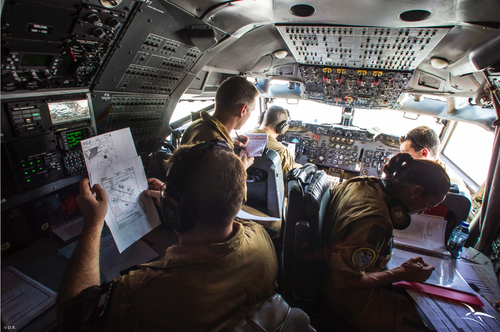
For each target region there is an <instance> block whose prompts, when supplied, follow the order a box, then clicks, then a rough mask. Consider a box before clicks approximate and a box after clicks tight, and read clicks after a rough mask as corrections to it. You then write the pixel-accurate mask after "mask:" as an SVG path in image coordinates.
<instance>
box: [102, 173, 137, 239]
mask: <svg viewBox="0 0 500 332" xmlns="http://www.w3.org/2000/svg"><path fill="white" fill-rule="evenodd" d="M134 171H135V170H134V168H133V167H130V168H128V169H126V170H125V171H123V172H118V173H117V174H114V175H112V176H111V177H109V178H108V177H107V178H103V179H101V183H102V186H103V188H104V190H105V191H106V194H107V195H108V201H109V207H110V208H111V212H112V213H113V215H114V217H115V220H116V224H117V226H118V229H122V228H124V227H125V226H127V225H129V224H130V223H132V222H133V221H134V220H135V219H137V218H141V217H143V216H144V215H145V214H146V211H145V210H144V204H143V203H142V202H141V200H138V201H137V200H136V199H135V198H136V197H137V196H139V195H140V191H139V184H138V183H137V178H136V176H135V173H134Z"/></svg>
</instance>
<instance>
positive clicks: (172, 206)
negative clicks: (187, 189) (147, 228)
mask: <svg viewBox="0 0 500 332" xmlns="http://www.w3.org/2000/svg"><path fill="white" fill-rule="evenodd" d="M161 207H162V212H163V221H164V223H165V225H167V226H168V227H170V228H173V229H175V230H177V229H178V228H181V227H182V203H181V202H180V201H179V200H177V199H176V198H174V197H172V196H170V195H165V196H164V197H163V200H162V206H161Z"/></svg>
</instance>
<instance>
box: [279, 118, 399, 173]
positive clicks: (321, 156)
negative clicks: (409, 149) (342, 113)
mask: <svg viewBox="0 0 500 332" xmlns="http://www.w3.org/2000/svg"><path fill="white" fill-rule="evenodd" d="M278 139H279V140H281V141H282V142H283V141H284V142H287V143H292V144H295V161H296V162H297V163H299V164H305V163H314V164H316V165H318V166H324V167H331V168H333V169H334V170H338V171H341V170H343V171H348V172H354V173H359V175H366V176H377V177H380V176H381V175H382V166H383V165H384V164H385V163H386V162H387V161H388V160H389V159H390V158H391V157H392V156H394V155H395V154H397V153H399V148H397V147H394V146H389V145H386V144H384V143H383V142H380V141H377V140H376V139H374V135H373V134H372V133H370V132H369V131H367V130H365V129H360V128H353V127H346V126H333V125H332V126H329V125H315V124H305V125H303V126H296V127H292V128H291V129H290V130H288V131H287V132H286V133H285V134H284V135H282V136H281V137H280V138H278Z"/></svg>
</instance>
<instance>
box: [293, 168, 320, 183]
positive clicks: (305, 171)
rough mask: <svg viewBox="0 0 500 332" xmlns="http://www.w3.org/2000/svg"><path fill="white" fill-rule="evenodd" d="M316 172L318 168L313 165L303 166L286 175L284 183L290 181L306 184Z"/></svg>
mask: <svg viewBox="0 0 500 332" xmlns="http://www.w3.org/2000/svg"><path fill="white" fill-rule="evenodd" d="M317 171H318V167H316V165H314V164H304V165H303V166H302V167H300V168H294V169H292V170H291V171H290V172H288V173H287V174H286V177H285V179H286V182H290V181H292V180H298V181H300V182H301V183H302V184H304V183H308V182H309V181H310V180H311V176H312V175H313V174H314V173H316V172H317Z"/></svg>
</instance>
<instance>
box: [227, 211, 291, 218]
mask: <svg viewBox="0 0 500 332" xmlns="http://www.w3.org/2000/svg"><path fill="white" fill-rule="evenodd" d="M236 217H238V218H241V219H248V220H256V221H280V220H281V219H280V218H275V217H262V216H256V215H254V214H251V213H248V212H245V211H243V210H239V211H238V213H237V214H236Z"/></svg>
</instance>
